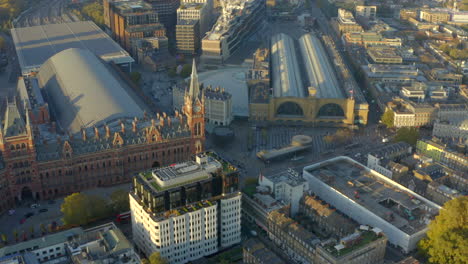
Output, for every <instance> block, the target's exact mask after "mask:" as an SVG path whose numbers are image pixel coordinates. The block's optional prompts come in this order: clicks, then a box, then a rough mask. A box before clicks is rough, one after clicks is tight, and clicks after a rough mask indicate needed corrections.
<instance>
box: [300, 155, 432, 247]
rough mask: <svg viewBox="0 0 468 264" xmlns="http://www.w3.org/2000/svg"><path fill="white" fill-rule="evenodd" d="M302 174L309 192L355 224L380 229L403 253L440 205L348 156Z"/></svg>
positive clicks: (425, 228)
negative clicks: (355, 222) (307, 184)
mask: <svg viewBox="0 0 468 264" xmlns="http://www.w3.org/2000/svg"><path fill="white" fill-rule="evenodd" d="M303 177H304V178H305V179H306V180H307V181H308V183H309V187H310V192H313V193H314V194H316V195H318V196H319V197H320V199H322V200H324V201H325V202H327V203H329V204H330V205H332V206H334V207H335V208H336V209H337V210H340V211H341V212H343V213H344V214H346V215H347V216H349V217H351V218H352V219H353V220H355V221H357V222H358V223H360V224H363V225H370V226H374V227H377V228H380V229H381V230H382V231H383V232H384V233H385V235H386V236H387V237H388V241H389V242H390V243H391V244H393V245H395V246H397V247H399V248H400V249H401V250H402V251H403V252H406V253H408V252H410V251H412V250H414V249H416V246H417V244H418V242H419V240H421V239H422V238H424V237H425V236H426V232H427V229H428V228H427V224H428V223H429V222H430V220H431V219H433V217H435V215H437V214H438V212H439V210H440V208H441V207H440V206H438V205H437V204H435V203H433V202H432V201H429V200H427V199H426V198H424V197H422V196H420V195H419V194H417V193H415V192H413V191H411V190H409V189H408V188H406V187H404V186H402V185H400V184H398V183H396V182H395V181H392V180H391V179H389V178H387V177H385V176H383V175H381V174H380V173H377V172H375V171H373V170H371V169H369V168H367V167H365V166H364V165H362V164H360V163H358V162H356V161H354V160H353V159H351V158H349V157H343V156H341V157H336V158H333V159H329V160H325V161H322V162H319V163H316V164H313V165H310V166H306V167H304V172H303Z"/></svg>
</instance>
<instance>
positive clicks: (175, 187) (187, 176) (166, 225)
mask: <svg viewBox="0 0 468 264" xmlns="http://www.w3.org/2000/svg"><path fill="white" fill-rule="evenodd" d="M238 178H239V172H238V171H237V169H236V168H235V167H234V166H233V165H231V164H230V163H228V162H227V161H225V160H223V159H222V158H220V157H219V156H217V155H216V154H215V153H211V152H208V153H201V154H198V155H196V156H195V160H189V161H185V162H182V163H175V164H172V165H170V166H168V167H162V168H158V169H152V170H149V171H144V172H141V173H139V174H138V175H136V176H135V177H134V178H133V188H132V191H131V193H130V209H131V211H132V230H133V239H134V241H135V244H136V246H137V247H138V248H139V249H140V250H142V251H143V252H144V253H145V255H146V256H149V255H151V254H152V253H153V252H159V253H160V254H161V256H162V257H164V258H166V259H168V261H169V263H187V262H189V261H193V260H196V259H199V258H201V257H204V256H207V255H212V254H214V253H216V252H218V251H219V250H222V249H225V248H227V247H230V246H232V245H234V244H237V243H240V241H241V232H240V231H241V196H242V195H241V193H240V192H239V189H238V185H239V180H238Z"/></svg>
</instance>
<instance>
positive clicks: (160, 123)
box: [159, 116, 164, 127]
mask: <svg viewBox="0 0 468 264" xmlns="http://www.w3.org/2000/svg"><path fill="white" fill-rule="evenodd" d="M159 125H160V126H161V127H164V118H163V117H162V116H161V117H160V118H159Z"/></svg>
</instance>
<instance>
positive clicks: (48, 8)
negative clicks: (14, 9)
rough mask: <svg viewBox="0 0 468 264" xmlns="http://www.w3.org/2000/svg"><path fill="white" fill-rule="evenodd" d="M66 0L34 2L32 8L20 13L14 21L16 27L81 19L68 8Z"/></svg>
mask: <svg viewBox="0 0 468 264" xmlns="http://www.w3.org/2000/svg"><path fill="white" fill-rule="evenodd" d="M69 3H70V1H66V0H42V1H38V2H34V3H33V4H32V5H33V6H32V7H31V8H29V9H28V10H26V11H25V12H23V13H22V14H20V16H19V17H18V18H17V19H16V20H15V21H14V25H15V27H32V26H38V25H46V24H57V23H63V22H73V21H79V19H78V18H77V17H76V16H75V15H73V14H70V13H69V12H68V11H67V10H66V6H67V4H69Z"/></svg>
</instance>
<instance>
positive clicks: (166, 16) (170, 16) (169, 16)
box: [146, 0, 181, 29]
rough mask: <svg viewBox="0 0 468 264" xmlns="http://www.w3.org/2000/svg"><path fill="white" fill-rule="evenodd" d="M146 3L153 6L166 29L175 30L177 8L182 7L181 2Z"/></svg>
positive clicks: (153, 0) (157, 1)
mask: <svg viewBox="0 0 468 264" xmlns="http://www.w3.org/2000/svg"><path fill="white" fill-rule="evenodd" d="M146 2H148V3H149V4H151V6H152V7H153V9H154V11H156V13H157V14H158V17H159V21H160V23H162V24H163V25H164V27H165V28H169V29H172V28H174V25H175V24H176V23H177V8H179V6H180V2H181V1H180V0H146Z"/></svg>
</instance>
